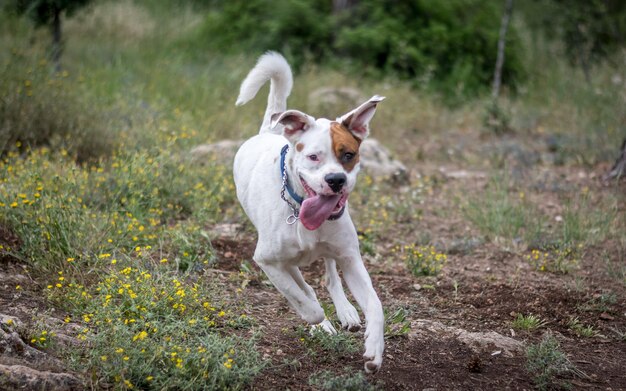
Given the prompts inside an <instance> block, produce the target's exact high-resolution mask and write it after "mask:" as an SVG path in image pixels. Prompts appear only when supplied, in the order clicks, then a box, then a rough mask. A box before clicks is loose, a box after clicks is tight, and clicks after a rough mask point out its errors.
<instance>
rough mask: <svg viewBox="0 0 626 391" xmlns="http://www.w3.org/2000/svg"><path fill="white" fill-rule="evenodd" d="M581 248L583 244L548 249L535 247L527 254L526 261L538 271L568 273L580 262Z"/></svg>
mask: <svg viewBox="0 0 626 391" xmlns="http://www.w3.org/2000/svg"><path fill="white" fill-rule="evenodd" d="M581 248H582V244H579V245H578V246H563V248H555V249H552V250H546V251H539V250H537V249H534V250H532V251H531V253H530V254H528V255H526V261H528V263H530V264H531V265H532V266H533V267H534V268H535V269H536V270H538V271H542V272H543V271H547V272H551V273H560V274H567V273H569V272H571V271H572V270H573V269H574V268H576V267H577V265H578V264H579V260H578V258H579V251H580V249H581Z"/></svg>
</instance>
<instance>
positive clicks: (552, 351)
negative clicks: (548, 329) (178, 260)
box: [526, 335, 580, 390]
mask: <svg viewBox="0 0 626 391" xmlns="http://www.w3.org/2000/svg"><path fill="white" fill-rule="evenodd" d="M526 360H527V361H526V369H527V370H528V372H529V373H530V374H531V375H533V376H534V380H535V385H536V386H537V388H538V389H539V390H548V389H552V388H561V387H567V383H566V382H564V381H563V379H562V378H561V377H562V376H564V375H571V374H576V373H580V372H579V371H578V370H577V369H576V367H575V366H574V365H573V364H572V363H571V362H570V360H569V359H568V358H567V356H566V355H565V353H563V351H561V346H560V344H559V342H558V341H557V340H556V338H554V337H553V336H551V335H546V336H545V337H544V338H543V339H542V340H541V342H539V343H537V344H532V345H530V346H528V348H527V349H526Z"/></svg>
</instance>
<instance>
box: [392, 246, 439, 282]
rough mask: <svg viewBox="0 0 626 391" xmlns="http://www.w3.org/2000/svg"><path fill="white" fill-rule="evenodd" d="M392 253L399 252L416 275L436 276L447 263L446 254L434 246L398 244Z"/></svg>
mask: <svg viewBox="0 0 626 391" xmlns="http://www.w3.org/2000/svg"><path fill="white" fill-rule="evenodd" d="M392 253H398V254H399V256H400V259H401V260H403V261H404V263H405V264H406V266H407V268H408V269H409V271H410V272H411V273H412V274H413V275H414V276H416V277H419V276H436V275H437V274H439V272H440V271H441V269H443V266H444V265H445V264H446V262H447V260H448V257H447V256H446V254H443V253H440V252H437V250H436V249H435V247H433V246H416V245H415V244H410V245H405V246H396V247H395V248H393V249H392Z"/></svg>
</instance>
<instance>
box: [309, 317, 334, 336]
mask: <svg viewBox="0 0 626 391" xmlns="http://www.w3.org/2000/svg"><path fill="white" fill-rule="evenodd" d="M318 330H321V331H324V332H326V333H328V334H337V330H335V328H334V327H333V324H332V323H330V320H328V319H324V320H323V321H322V323H318V324H314V325H313V326H311V335H313V333H315V332H316V331H318Z"/></svg>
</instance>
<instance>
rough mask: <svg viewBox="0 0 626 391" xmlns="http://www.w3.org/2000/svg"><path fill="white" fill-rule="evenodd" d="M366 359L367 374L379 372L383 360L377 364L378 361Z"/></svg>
mask: <svg viewBox="0 0 626 391" xmlns="http://www.w3.org/2000/svg"><path fill="white" fill-rule="evenodd" d="M364 359H365V372H366V373H376V372H378V370H379V369H380V366H381V364H382V363H383V360H382V359H381V360H380V362H377V361H376V360H368V359H367V358H364Z"/></svg>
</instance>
